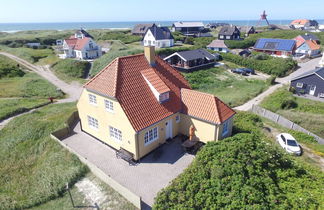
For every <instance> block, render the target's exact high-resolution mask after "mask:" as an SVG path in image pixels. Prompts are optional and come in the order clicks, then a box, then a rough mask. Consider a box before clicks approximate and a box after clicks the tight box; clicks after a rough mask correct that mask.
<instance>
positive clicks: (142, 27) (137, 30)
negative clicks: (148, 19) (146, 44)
mask: <svg viewBox="0 0 324 210" xmlns="http://www.w3.org/2000/svg"><path fill="white" fill-rule="evenodd" d="M153 26H155V23H144V24H137V25H135V26H134V28H133V29H132V34H133V35H137V36H144V35H145V33H146V31H147V30H148V29H149V28H151V27H153Z"/></svg>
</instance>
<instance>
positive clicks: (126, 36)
mask: <svg viewBox="0 0 324 210" xmlns="http://www.w3.org/2000/svg"><path fill="white" fill-rule="evenodd" d="M96 39H97V40H120V41H122V42H123V43H125V44H129V43H133V42H139V41H141V40H142V37H141V36H135V35H132V34H131V33H130V31H129V30H125V31H113V30H111V31H103V32H100V33H99V34H98V35H97V36H96Z"/></svg>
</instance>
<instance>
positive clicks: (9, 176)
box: [0, 103, 87, 209]
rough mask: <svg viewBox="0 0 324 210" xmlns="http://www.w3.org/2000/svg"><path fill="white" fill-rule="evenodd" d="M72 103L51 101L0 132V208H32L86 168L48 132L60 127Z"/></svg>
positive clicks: (58, 194) (76, 177) (71, 108)
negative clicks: (51, 102) (52, 102)
mask: <svg viewBox="0 0 324 210" xmlns="http://www.w3.org/2000/svg"><path fill="white" fill-rule="evenodd" d="M75 110H76V107H75V104H74V103H66V104H57V105H56V104H55V105H54V104H53V105H49V106H47V107H44V108H42V109H40V110H38V111H35V112H33V113H31V114H26V115H23V116H21V117H18V118H15V119H13V120H12V121H10V123H9V124H8V125H7V126H6V127H4V128H3V129H2V130H1V132H0V158H1V162H0V177H1V178H0V192H1V195H0V203H1V207H0V208H1V209H20V208H27V207H32V206H34V205H36V204H40V203H43V202H46V201H49V200H52V199H54V198H56V197H59V196H60V195H61V193H62V192H63V191H64V189H65V184H66V183H67V182H68V183H74V182H75V181H77V180H78V179H79V178H80V177H82V176H84V174H85V173H86V172H87V168H86V167H85V166H84V165H83V164H82V163H81V162H80V161H79V159H78V158H77V157H76V156H75V155H72V154H71V153H70V152H68V151H67V150H65V149H63V148H62V147H61V145H60V144H58V143H57V142H55V141H54V140H53V139H51V138H50V136H49V135H50V133H51V132H53V131H55V130H57V129H59V128H62V127H63V126H64V122H65V121H66V120H67V118H68V117H69V115H70V114H71V113H72V112H74V111H75Z"/></svg>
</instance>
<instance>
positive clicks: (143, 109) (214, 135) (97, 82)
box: [77, 46, 235, 160]
mask: <svg viewBox="0 0 324 210" xmlns="http://www.w3.org/2000/svg"><path fill="white" fill-rule="evenodd" d="M83 87H84V88H83V92H82V94H81V96H80V99H79V101H78V103H77V108H78V113H79V117H80V121H81V128H82V131H84V132H86V133H88V134H90V135H92V136H94V137H95V138H97V139H98V140H100V141H102V142H104V143H105V144H107V145H109V146H110V147H112V148H114V149H116V150H119V151H125V150H126V151H127V152H128V154H130V156H131V157H132V158H133V159H134V160H139V159H140V158H142V157H144V156H145V155H147V154H148V153H150V152H151V151H153V150H154V149H156V148H157V147H159V146H160V145H162V144H163V143H165V142H166V140H168V139H172V138H174V137H175V136H177V135H179V134H183V135H187V136H188V135H189V128H190V127H191V126H192V125H193V126H194V127H195V139H196V140H199V141H201V142H204V143H206V142H209V141H218V140H221V139H223V138H225V137H228V136H231V133H232V125H233V117H234V115H235V112H234V111H233V110H232V109H231V108H230V107H228V106H227V105H226V104H224V103H223V102H222V101H221V100H219V99H218V98H217V97H215V96H213V95H211V94H206V93H202V92H198V91H195V90H191V88H190V85H189V83H188V82H187V81H186V80H185V78H184V77H183V76H182V75H181V73H180V72H178V71H177V70H175V69H174V68H172V67H171V66H170V65H169V64H168V63H166V62H165V61H163V60H162V59H161V58H159V57H158V56H156V55H155V49H154V47H153V46H146V47H144V54H138V55H130V56H125V57H119V58H116V59H115V60H114V61H112V62H111V63H110V64H109V65H107V66H106V67H105V68H104V69H103V70H101V71H100V72H99V73H98V74H97V75H96V76H95V77H93V78H92V79H91V80H90V81H88V82H87V83H86V84H85V85H84V86H83ZM103 146H104V144H103ZM165 152H167V151H165Z"/></svg>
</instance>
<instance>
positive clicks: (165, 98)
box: [159, 92, 169, 103]
mask: <svg viewBox="0 0 324 210" xmlns="http://www.w3.org/2000/svg"><path fill="white" fill-rule="evenodd" d="M168 100H169V92H166V93H162V94H160V96H159V101H160V103H163V102H165V101H168Z"/></svg>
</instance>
